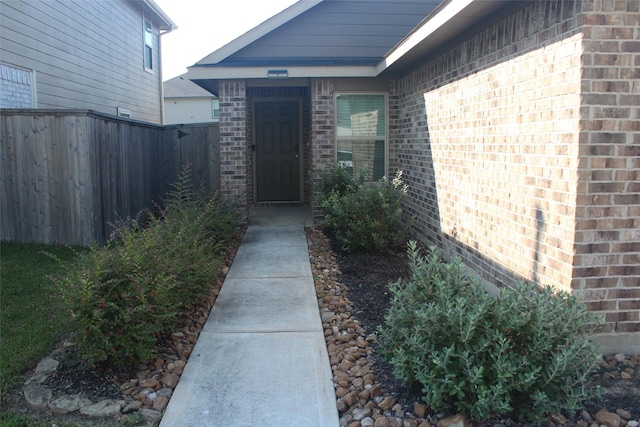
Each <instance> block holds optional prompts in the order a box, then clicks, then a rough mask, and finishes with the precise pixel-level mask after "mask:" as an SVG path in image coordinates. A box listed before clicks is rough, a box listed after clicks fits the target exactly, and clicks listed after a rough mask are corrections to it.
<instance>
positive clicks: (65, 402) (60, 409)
mask: <svg viewBox="0 0 640 427" xmlns="http://www.w3.org/2000/svg"><path fill="white" fill-rule="evenodd" d="M90 404H91V401H90V400H89V399H86V398H84V397H82V396H80V395H78V394H74V395H70V396H61V397H59V398H57V399H55V400H53V401H52V402H51V403H49V409H51V412H53V413H54V414H61V415H64V414H68V413H70V412H75V411H77V410H79V409H80V408H82V407H84V406H87V405H90Z"/></svg>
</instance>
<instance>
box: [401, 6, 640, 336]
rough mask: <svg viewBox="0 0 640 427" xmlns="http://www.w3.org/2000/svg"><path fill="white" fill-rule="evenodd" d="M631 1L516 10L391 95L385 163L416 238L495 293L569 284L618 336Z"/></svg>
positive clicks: (625, 237)
mask: <svg viewBox="0 0 640 427" xmlns="http://www.w3.org/2000/svg"><path fill="white" fill-rule="evenodd" d="M613 3H615V5H616V8H617V10H611V11H604V10H602V8H603V7H606V6H607V5H609V4H613ZM633 3H634V2H633V1H626V2H625V1H621V2H573V1H553V2H551V1H549V2H532V3H531V4H528V5H524V6H523V7H522V9H520V10H518V11H516V12H514V13H513V14H512V15H510V16H508V17H507V18H505V19H503V20H501V21H500V22H497V23H495V24H494V25H491V26H490V27H488V28H486V29H485V30H483V31H481V32H480V33H478V34H476V35H475V36H474V37H471V38H470V39H468V40H466V41H464V42H462V43H461V44H458V45H456V46H452V47H451V48H450V50H448V51H447V52H445V53H443V54H442V55H440V56H438V57H436V58H433V59H432V60H431V61H429V62H428V63H427V64H426V65H424V66H423V67H422V68H420V69H418V70H416V71H414V72H412V73H411V74H409V75H407V76H405V77H404V78H402V79H400V80H398V81H397V82H396V85H395V88H394V90H393V91H392V96H391V98H390V99H391V102H390V115H391V116H392V117H394V118H393V119H392V121H391V123H390V125H391V126H390V133H391V136H392V146H391V150H390V153H391V155H392V159H391V161H390V164H391V165H392V167H393V168H395V167H397V168H399V169H402V170H403V171H404V173H405V179H406V181H407V183H408V184H409V186H410V195H409V198H408V201H407V203H406V208H407V211H408V212H409V213H410V214H412V215H414V216H415V217H416V222H415V224H416V226H415V231H416V233H417V234H418V235H419V236H420V237H421V238H422V239H423V240H425V241H427V242H428V243H433V244H438V245H440V246H441V247H443V249H444V251H445V253H446V254H448V256H452V255H454V254H457V255H459V256H461V257H462V258H463V259H464V261H465V262H466V263H467V265H469V266H472V268H473V270H474V271H475V272H476V273H478V274H479V275H480V276H481V277H483V278H484V279H487V281H488V282H490V283H492V284H494V285H497V286H504V285H507V286H508V285H510V284H512V283H514V281H515V280H518V279H526V280H532V281H536V282H538V283H541V284H552V285H554V286H556V287H558V288H560V289H564V290H569V291H570V290H572V289H575V290H576V291H577V292H580V293H581V295H582V297H583V298H584V299H585V300H587V301H588V302H589V304H590V306H591V308H592V309H594V310H602V311H604V312H606V313H607V320H608V321H609V322H610V324H609V326H608V328H609V330H614V329H615V330H617V331H623V330H624V331H637V330H638V329H637V326H638V324H639V323H638V319H637V309H638V308H640V294H639V293H638V292H639V288H638V282H639V281H640V277H639V274H640V273H639V272H638V257H637V253H638V243H637V242H638V240H639V237H640V236H639V235H638V234H637V233H638V231H637V230H638V226H639V225H640V224H639V223H638V215H639V212H638V211H639V208H638V200H639V199H640V196H639V194H638V192H639V189H638V185H639V184H638V182H637V178H638V168H639V166H640V165H639V163H640V161H638V154H639V151H638V148H639V146H638V144H639V137H638V128H637V126H638V124H637V123H638V116H637V113H638V105H639V102H638V92H639V89H640V88H639V87H638V75H637V67H638V65H640V59H639V55H638V51H639V50H640V49H639V48H638V28H639V25H638V13H637V9H636V10H630V9H633V8H634V5H633ZM637 4H638V2H637V1H636V2H635V7H637ZM583 7H584V8H586V9H589V8H591V9H592V10H593V11H592V12H587V13H585V14H583V13H582V10H581V8H583ZM619 27H624V28H619ZM590 38H596V39H602V38H604V40H603V41H595V40H594V41H593V43H591V42H590V41H589V40H590ZM614 40H615V43H612V42H613V41H614ZM602 49H605V50H609V53H608V54H604V55H603V54H601V53H600V52H601V51H602ZM625 50H626V52H627V53H625ZM634 51H635V53H633V52H634ZM583 61H584V64H585V70H584V72H583V70H582V69H581V64H582V62H583ZM590 61H593V62H596V63H597V64H595V66H594V67H591V66H590ZM612 66H613V68H616V69H617V70H618V71H616V72H613V71H611V68H612ZM634 67H635V68H634ZM583 73H584V74H583ZM610 73H614V74H615V77H607V76H609V75H610ZM589 75H592V77H588V76H589ZM589 80H592V81H589ZM588 92H593V95H594V96H592V95H591V94H590V93H588ZM592 103H595V104H593V106H592V105H591V104H592ZM602 103H604V105H601V104H602ZM593 119H596V120H595V122H594V120H593ZM599 120H600V121H601V122H602V125H598V124H597V122H598V121H599ZM614 122H615V124H614ZM605 123H606V124H605ZM607 126H608V127H607ZM611 126H614V127H615V128H614V129H611V128H610V127H611ZM591 127H595V128H597V129H592V128H591ZM602 127H607V128H606V129H602ZM607 161H608V163H607ZM593 162H595V163H593ZM594 172H595V174H594ZM594 177H596V178H597V179H598V180H600V181H601V182H599V183H594V182H593V179H594ZM594 216H596V217H598V219H594ZM610 229H611V230H610ZM601 231H606V233H605V234H599V233H600V232H601ZM588 239H591V241H590V242H589V241H587V240H588ZM605 239H606V241H604V242H601V240H605ZM574 266H575V268H574ZM583 267H584V268H583ZM577 276H579V277H577ZM611 276H613V277H615V278H614V279H612V278H611ZM587 288H588V291H586V290H587ZM634 308H635V310H636V311H635V314H634V313H632V312H631V311H632V310H633V309H634ZM634 319H635V320H634ZM614 322H618V323H617V324H615V323H614ZM621 326H623V327H624V329H622V328H621Z"/></svg>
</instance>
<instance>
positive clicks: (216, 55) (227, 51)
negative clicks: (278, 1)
mask: <svg viewBox="0 0 640 427" xmlns="http://www.w3.org/2000/svg"><path fill="white" fill-rule="evenodd" d="M322 1H323V0H300V1H298V2H297V3H294V4H293V5H291V6H289V7H288V8H286V9H285V10H283V11H282V12H280V13H278V14H277V15H275V16H272V17H271V18H269V19H267V20H266V21H264V22H263V23H262V24H260V25H258V26H257V27H254V28H253V29H251V30H249V31H247V32H246V33H244V34H243V35H241V36H240V37H238V38H237V39H235V40H232V41H231V42H229V43H227V44H226V45H224V46H222V47H221V48H220V49H218V50H216V51H215V52H213V53H211V54H209V55H207V56H205V57H204V58H202V59H201V60H200V61H198V62H197V63H196V64H195V65H198V64H200V63H205V64H217V63H219V62H220V61H222V60H224V59H225V58H228V57H229V56H231V55H233V54H234V53H236V52H237V51H239V50H240V49H242V48H244V47H246V46H248V45H250V44H251V43H253V42H254V41H256V40H258V39H259V38H260V37H262V36H264V35H266V34H268V33H269V32H271V31H273V30H275V29H276V28H278V27H280V26H281V25H283V24H285V23H286V22H288V21H290V20H292V19H293V18H295V17H296V16H298V15H300V14H302V13H304V12H306V11H307V10H309V9H311V8H312V7H314V6H315V5H317V4H318V3H321V2H322Z"/></svg>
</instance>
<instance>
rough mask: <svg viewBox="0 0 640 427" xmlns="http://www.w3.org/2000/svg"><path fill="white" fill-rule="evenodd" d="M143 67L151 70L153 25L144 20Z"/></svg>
mask: <svg viewBox="0 0 640 427" xmlns="http://www.w3.org/2000/svg"><path fill="white" fill-rule="evenodd" d="M144 69H145V70H148V71H152V70H153V27H152V26H151V22H149V21H147V20H146V19H145V20H144Z"/></svg>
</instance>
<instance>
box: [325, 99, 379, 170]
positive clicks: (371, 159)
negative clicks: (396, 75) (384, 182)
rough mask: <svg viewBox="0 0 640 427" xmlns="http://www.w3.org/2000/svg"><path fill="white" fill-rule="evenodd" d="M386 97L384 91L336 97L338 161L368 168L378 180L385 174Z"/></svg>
mask: <svg viewBox="0 0 640 427" xmlns="http://www.w3.org/2000/svg"><path fill="white" fill-rule="evenodd" d="M386 105H387V97H386V95H384V94H339V95H337V96H336V123H337V129H336V135H337V150H338V153H337V160H338V163H340V164H341V165H343V166H344V167H347V168H349V169H350V170H351V171H355V172H360V171H362V170H365V171H366V172H367V177H368V178H369V179H372V180H374V181H375V180H378V179H380V178H382V177H383V176H384V175H385V174H386V169H387V165H386V152H387V148H386V140H387V108H386Z"/></svg>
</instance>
